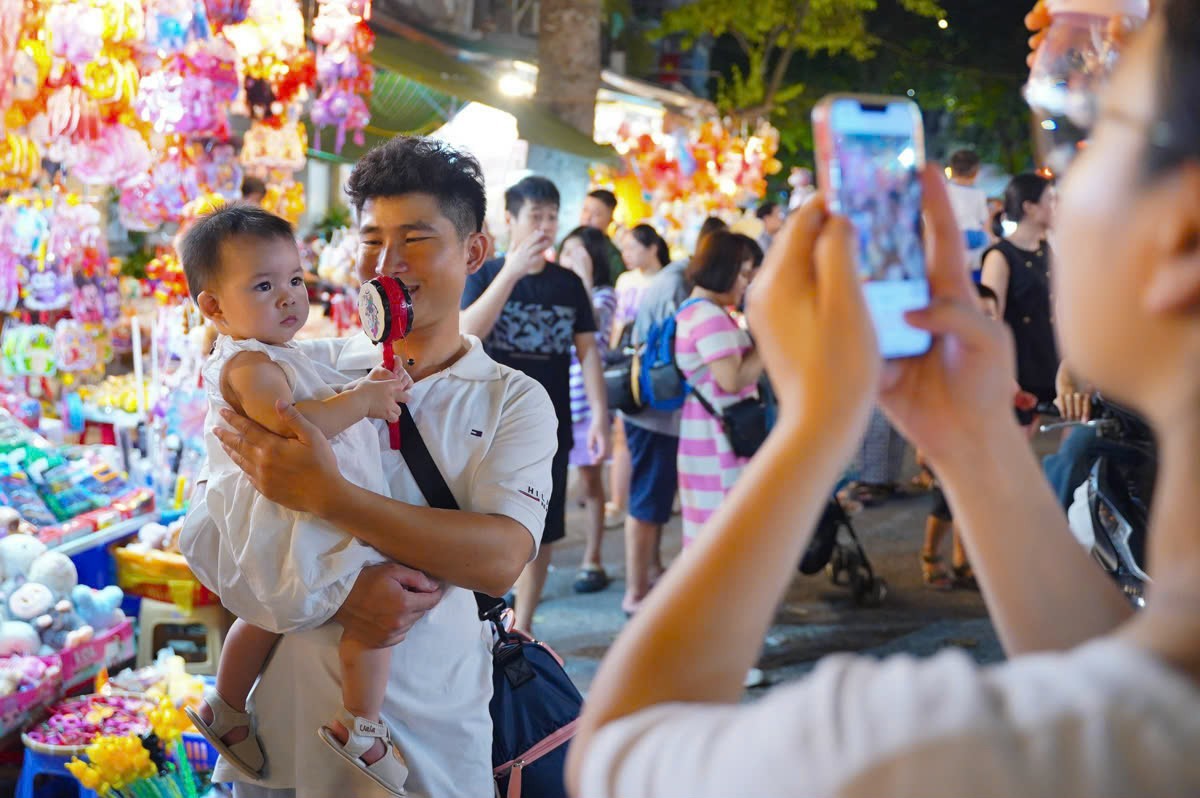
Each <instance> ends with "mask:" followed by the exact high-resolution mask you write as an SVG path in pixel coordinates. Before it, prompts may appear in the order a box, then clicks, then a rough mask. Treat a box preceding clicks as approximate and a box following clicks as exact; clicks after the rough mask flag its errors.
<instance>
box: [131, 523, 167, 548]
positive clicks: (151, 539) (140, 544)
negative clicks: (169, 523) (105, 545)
mask: <svg viewBox="0 0 1200 798" xmlns="http://www.w3.org/2000/svg"><path fill="white" fill-rule="evenodd" d="M169 537H170V532H169V531H168V530H167V528H166V527H165V526H163V525H162V524H160V523H157V522H154V521H152V522H150V523H149V524H146V525H145V526H143V527H142V528H141V529H139V530H138V536H137V540H135V541H133V542H132V543H129V544H128V545H127V546H126V547H125V548H126V549H127V550H129V551H136V552H140V553H142V554H145V553H147V552H150V551H161V550H162V549H164V548H166V544H167V540H168V538H169Z"/></svg>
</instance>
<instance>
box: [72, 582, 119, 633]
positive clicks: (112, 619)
mask: <svg viewBox="0 0 1200 798" xmlns="http://www.w3.org/2000/svg"><path fill="white" fill-rule="evenodd" d="M124 598H125V593H124V592H123V591H122V590H121V588H119V587H115V586H113V585H109V586H108V587H106V588H104V589H102V590H96V589H94V588H90V587H88V586H87V585H77V586H76V587H75V590H74V591H72V593H71V600H72V601H73V602H74V603H75V612H76V613H78V615H79V617H80V618H81V619H82V620H83V622H84V623H85V624H87V625H88V626H90V627H92V628H93V629H95V630H96V632H97V633H99V632H103V631H106V630H108V629H111V628H113V627H114V626H117V625H118V624H120V623H121V621H123V620H125V613H124V612H122V611H121V602H122V601H123V600H124Z"/></svg>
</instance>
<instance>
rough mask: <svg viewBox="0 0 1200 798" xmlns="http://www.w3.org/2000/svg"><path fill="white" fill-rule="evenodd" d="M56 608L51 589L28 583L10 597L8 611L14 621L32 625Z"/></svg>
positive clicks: (35, 583)
mask: <svg viewBox="0 0 1200 798" xmlns="http://www.w3.org/2000/svg"><path fill="white" fill-rule="evenodd" d="M53 607H54V594H53V593H51V592H50V588H48V587H46V586H45V585H42V584H38V583H37V582H26V583H25V584H23V585H21V586H20V587H19V588H17V589H16V590H14V591H13V594H12V595H11V596H9V597H8V611H9V613H10V615H11V616H12V618H13V620H17V621H24V622H25V623H28V624H32V623H33V622H34V621H35V620H36V619H37V618H38V617H40V616H42V615H45V614H46V613H48V612H49V611H50V610H51V609H52V608H53Z"/></svg>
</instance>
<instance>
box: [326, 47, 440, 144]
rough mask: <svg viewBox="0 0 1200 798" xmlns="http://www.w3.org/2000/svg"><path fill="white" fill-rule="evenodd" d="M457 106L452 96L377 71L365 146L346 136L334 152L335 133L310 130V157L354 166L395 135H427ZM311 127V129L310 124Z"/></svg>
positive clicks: (392, 73)
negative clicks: (362, 157)
mask: <svg viewBox="0 0 1200 798" xmlns="http://www.w3.org/2000/svg"><path fill="white" fill-rule="evenodd" d="M456 104H457V103H456V101H455V99H454V98H453V97H451V96H449V95H446V94H442V93H441V92H439V91H437V90H435V89H431V88H429V87H428V86H425V85H424V84H421V83H418V82H416V81H414V80H410V79H409V78H407V77H405V76H404V75H398V74H396V73H395V72H391V71H389V70H386V69H378V68H377V69H376V70H375V87H374V90H373V91H372V93H371V102H370V107H371V123H370V124H369V125H368V126H367V129H366V132H365V135H364V141H363V146H361V147H360V146H358V145H356V144H355V143H354V141H353V136H352V135H351V136H347V137H346V143H345V144H344V145H343V147H342V149H341V151H340V152H336V153H335V152H334V150H335V149H336V136H337V131H336V130H334V129H333V128H322V129H321V130H319V131H317V130H311V129H310V130H309V155H311V156H312V157H314V158H320V159H321V160H327V161H336V162H343V163H353V162H354V161H357V160H358V159H359V158H360V157H361V156H362V154H363V153H364V152H366V151H367V150H368V149H370V148H371V147H373V146H375V145H376V144H379V143H382V142H384V141H387V140H388V139H390V138H392V137H393V136H397V135H399V134H401V133H406V134H409V135H424V134H426V133H430V132H432V131H434V130H436V129H437V128H438V127H440V126H441V125H442V124H444V123H445V122H446V120H447V119H448V118H449V117H450V116H452V115H453V113H454V108H455V106H456ZM309 127H310V128H311V127H312V125H311V123H310V125H309ZM318 144H319V145H320V146H317V145H318Z"/></svg>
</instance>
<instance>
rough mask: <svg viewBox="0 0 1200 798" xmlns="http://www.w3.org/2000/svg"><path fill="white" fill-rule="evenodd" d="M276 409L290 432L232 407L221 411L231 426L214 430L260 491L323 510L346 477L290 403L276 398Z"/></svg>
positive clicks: (287, 503) (311, 509) (279, 499)
mask: <svg viewBox="0 0 1200 798" xmlns="http://www.w3.org/2000/svg"><path fill="white" fill-rule="evenodd" d="M275 412H276V413H278V414H279V418H280V420H281V421H282V423H283V425H284V426H285V427H286V428H287V430H288V437H283V436H280V435H276V434H275V433H273V432H271V431H270V430H267V429H265V428H264V427H262V426H260V425H258V424H256V423H254V422H253V421H251V420H250V419H248V418H246V417H245V416H239V415H238V414H237V413H234V412H233V411H231V410H222V411H221V417H222V418H223V419H225V422H226V423H227V424H229V426H230V427H232V429H225V428H223V427H216V428H215V429H214V434H215V435H216V436H217V439H218V440H219V441H220V442H221V448H223V449H224V450H225V453H226V454H227V455H229V459H231V460H233V462H234V463H235V464H237V466H238V468H240V469H242V470H243V471H245V472H246V476H247V477H249V478H250V484H252V485H254V487H255V488H256V489H257V490H258V492H259V493H261V494H262V495H263V496H265V497H267V498H268V499H270V500H271V501H273V502H275V503H276V504H282V505H283V506H284V507H288V508H290V509H292V510H297V511H299V512H306V513H313V514H314V515H321V514H322V511H323V509H324V507H326V506H327V504H328V502H329V501H330V499H331V497H335V496H336V495H337V491H338V490H339V489H340V486H341V485H342V484H343V482H344V480H343V479H342V475H341V473H340V472H339V470H338V464H337V458H336V457H334V454H333V448H332V447H330V445H329V441H328V440H326V439H325V436H324V435H322V434H321V431H320V430H319V429H317V427H316V426H315V425H313V424H312V423H311V422H309V421H308V420H307V419H306V418H304V416H302V415H300V411H298V410H297V409H296V408H295V407H294V406H293V405H287V404H284V403H283V402H276V403H275Z"/></svg>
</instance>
